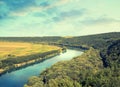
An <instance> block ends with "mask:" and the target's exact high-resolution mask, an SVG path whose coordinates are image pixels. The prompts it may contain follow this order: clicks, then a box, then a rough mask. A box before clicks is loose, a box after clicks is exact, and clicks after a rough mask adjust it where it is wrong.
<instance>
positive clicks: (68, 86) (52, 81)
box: [24, 42, 120, 87]
mask: <svg viewBox="0 0 120 87" xmlns="http://www.w3.org/2000/svg"><path fill="white" fill-rule="evenodd" d="M113 43H114V42H113ZM119 43H120V42H119ZM109 47H111V48H110V49H109V48H108V49H109V51H110V53H109V55H112V56H108V57H106V58H107V60H109V63H110V64H111V66H112V67H107V68H104V67H103V66H102V61H101V57H100V55H99V51H97V50H95V49H93V48H90V49H89V50H88V51H86V52H85V53H84V54H83V55H82V56H79V57H76V58H74V59H72V60H70V61H65V62H59V63H57V64H55V65H53V66H52V67H51V68H49V69H47V70H45V71H44V72H43V73H42V74H40V76H39V77H36V76H33V77H31V78H30V79H29V81H28V83H27V84H26V85H25V86H24V87H53V86H54V87H119V85H120V67H119V66H118V64H119V62H118V63H114V66H113V65H112V62H114V61H113V60H112V59H111V58H113V56H114V57H116V58H117V59H118V60H119V58H120V57H119V55H118V57H117V56H116V55H117V54H118V51H119V52H120V50H118V49H119V47H118V44H116V45H114V46H113V45H110V46H109ZM106 51H108V50H106ZM111 51H112V52H111ZM113 52H114V53H113ZM113 54H114V55H113ZM106 55H108V54H106Z"/></svg>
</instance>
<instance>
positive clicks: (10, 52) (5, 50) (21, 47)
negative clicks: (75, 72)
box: [0, 41, 59, 60]
mask: <svg viewBox="0 0 120 87" xmlns="http://www.w3.org/2000/svg"><path fill="white" fill-rule="evenodd" d="M56 49H59V47H56V46H49V45H42V44H33V43H23V42H2V41H1V42H0V60H2V59H6V58H8V57H17V56H26V55H30V54H35V53H43V52H47V51H51V50H56Z"/></svg>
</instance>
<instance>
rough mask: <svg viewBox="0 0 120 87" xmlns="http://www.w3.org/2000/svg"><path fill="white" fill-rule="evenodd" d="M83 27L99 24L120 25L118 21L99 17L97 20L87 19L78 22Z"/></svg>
mask: <svg viewBox="0 0 120 87" xmlns="http://www.w3.org/2000/svg"><path fill="white" fill-rule="evenodd" d="M80 22H81V23H83V24H85V25H96V24H97V25H101V24H110V23H120V20H119V19H113V18H108V17H99V18H89V19H86V20H84V21H80Z"/></svg>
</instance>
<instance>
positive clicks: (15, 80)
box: [0, 49, 83, 87]
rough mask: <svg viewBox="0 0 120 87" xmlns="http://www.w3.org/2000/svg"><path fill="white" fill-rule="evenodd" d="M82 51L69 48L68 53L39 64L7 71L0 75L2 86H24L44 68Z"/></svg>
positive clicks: (68, 58) (0, 85) (0, 84)
mask: <svg viewBox="0 0 120 87" xmlns="http://www.w3.org/2000/svg"><path fill="white" fill-rule="evenodd" d="M82 53H83V52H81V51H77V50H70V49H68V50H67V52H66V53H63V54H60V55H58V56H55V57H53V58H50V59H47V60H45V61H43V62H40V63H38V64H34V65H31V66H28V67H26V68H23V69H19V70H16V71H13V72H11V73H6V74H4V75H2V76H0V87H23V86H24V84H25V83H26V82H27V81H28V78H29V77H31V76H38V75H39V74H40V73H41V72H42V71H43V70H45V69H46V68H49V67H51V66H52V65H53V64H55V63H57V62H59V61H64V60H70V59H72V58H73V57H76V56H78V55H81V54H82Z"/></svg>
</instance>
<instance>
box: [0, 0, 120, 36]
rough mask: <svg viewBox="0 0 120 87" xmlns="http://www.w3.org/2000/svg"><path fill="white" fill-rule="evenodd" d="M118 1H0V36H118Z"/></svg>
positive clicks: (119, 22)
mask: <svg viewBox="0 0 120 87" xmlns="http://www.w3.org/2000/svg"><path fill="white" fill-rule="evenodd" d="M119 8H120V0H0V36H76V35H77V36H81V35H88V34H96V33H105V32H116V31H118V32H120V11H119Z"/></svg>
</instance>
